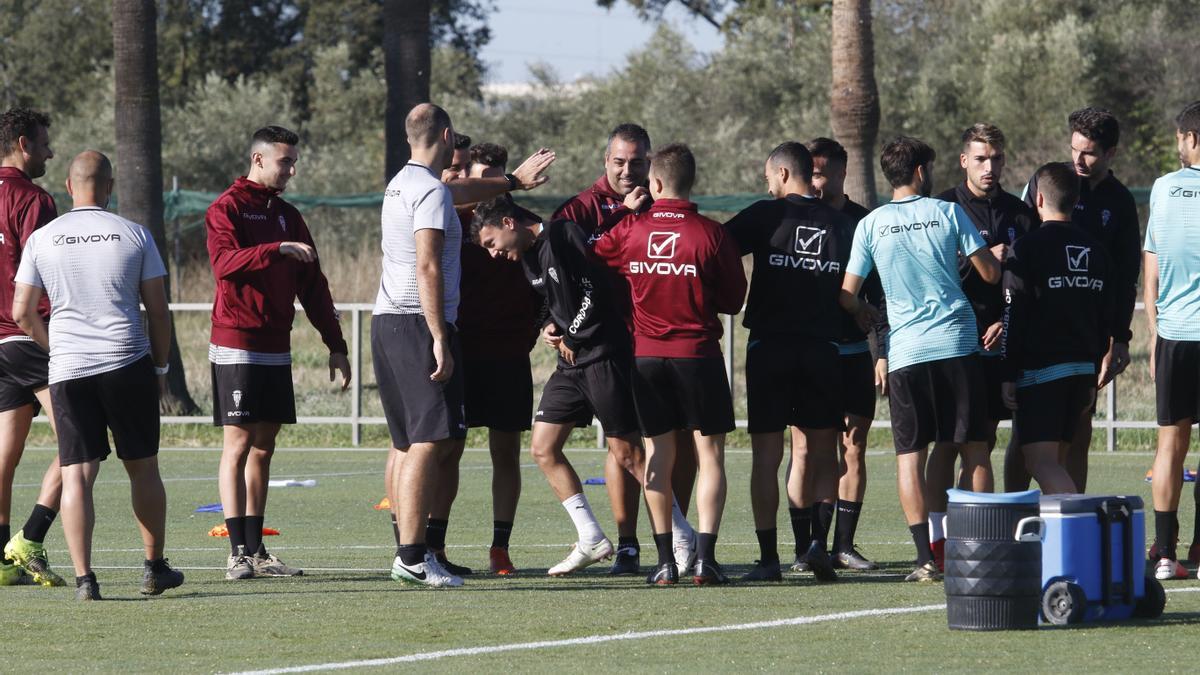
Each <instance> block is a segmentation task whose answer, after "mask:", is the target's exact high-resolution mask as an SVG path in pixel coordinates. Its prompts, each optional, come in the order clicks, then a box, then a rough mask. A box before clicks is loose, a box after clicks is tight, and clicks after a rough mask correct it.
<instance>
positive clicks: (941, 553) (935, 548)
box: [929, 539, 946, 572]
mask: <svg viewBox="0 0 1200 675" xmlns="http://www.w3.org/2000/svg"><path fill="white" fill-rule="evenodd" d="M929 550H930V551H931V552H932V553H933V564H934V565H937V568H938V571H939V572H945V571H946V540H945V539H938V540H937V541H935V542H933V543H932V544H930V545H929Z"/></svg>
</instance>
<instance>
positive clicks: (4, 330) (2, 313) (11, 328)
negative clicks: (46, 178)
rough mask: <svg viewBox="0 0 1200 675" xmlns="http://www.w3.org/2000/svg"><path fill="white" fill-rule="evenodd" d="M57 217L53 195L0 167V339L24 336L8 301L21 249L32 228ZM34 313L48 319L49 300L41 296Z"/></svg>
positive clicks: (20, 174)
mask: <svg viewBox="0 0 1200 675" xmlns="http://www.w3.org/2000/svg"><path fill="white" fill-rule="evenodd" d="M57 217H58V209H56V208H55V206H54V198H53V197H51V196H50V193H48V192H46V191H45V190H43V189H42V188H40V187H38V186H37V185H35V184H34V183H33V181H31V180H29V176H26V175H25V172H24V171H21V170H20V169H17V168H14V167H11V166H5V167H0V248H3V250H4V254H3V255H0V274H2V275H3V276H4V278H3V279H0V341H3V340H6V339H8V338H11V337H21V338H24V337H25V332H24V331H22V330H21V329H20V327H18V326H17V322H16V321H14V320H13V316H12V304H13V295H14V291H15V286H16V282H15V281H14V279H15V278H16V276H17V267H18V266H20V264H21V250H22V249H23V248H24V247H25V240H26V239H29V235H31V234H33V231H34V230H36V229H38V228H39V227H41V226H43V225H45V224H46V223H48V222H50V221H52V220H54V219H55V218H57ZM38 313H39V314H41V315H42V318H43V319H45V320H47V321H49V319H50V299H49V298H47V297H46V296H45V295H43V296H42V300H41V302H39V303H38Z"/></svg>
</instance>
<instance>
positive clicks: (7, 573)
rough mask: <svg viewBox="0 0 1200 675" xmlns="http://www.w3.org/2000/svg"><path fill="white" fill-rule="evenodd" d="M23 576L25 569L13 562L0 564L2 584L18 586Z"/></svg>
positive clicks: (0, 581)
mask: <svg viewBox="0 0 1200 675" xmlns="http://www.w3.org/2000/svg"><path fill="white" fill-rule="evenodd" d="M23 576H25V571H24V570H22V569H21V568H20V567H17V566H16V565H14V564H12V563H8V564H7V565H0V586H17V585H19V584H20V583H21V577H23Z"/></svg>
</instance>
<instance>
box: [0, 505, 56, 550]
mask: <svg viewBox="0 0 1200 675" xmlns="http://www.w3.org/2000/svg"><path fill="white" fill-rule="evenodd" d="M57 515H58V512H57V511H55V510H54V509H52V508H50V507H48V506H42V505H41V504H34V505H33V513H30V514H29V520H27V521H25V527H23V528H21V530H22V531H23V532H24V533H25V538H26V539H28V540H29V541H36V542H37V543H39V544H41V543H42V542H44V541H46V533H47V532H49V531H50V525H52V524H53V523H54V516H57ZM4 541H6V542H7V541H8V540H7V539H5V540H4Z"/></svg>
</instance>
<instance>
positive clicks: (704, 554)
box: [696, 532, 717, 562]
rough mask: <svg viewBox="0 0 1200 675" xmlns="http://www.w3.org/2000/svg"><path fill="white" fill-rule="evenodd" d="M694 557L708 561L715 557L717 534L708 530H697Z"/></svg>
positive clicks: (713, 559)
mask: <svg viewBox="0 0 1200 675" xmlns="http://www.w3.org/2000/svg"><path fill="white" fill-rule="evenodd" d="M696 534H698V535H699V536H698V537H697V538H696V557H697V558H701V559H703V560H707V561H709V562H713V561H715V560H716V559H717V535H715V534H711V533H709V532H697V533H696Z"/></svg>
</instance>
